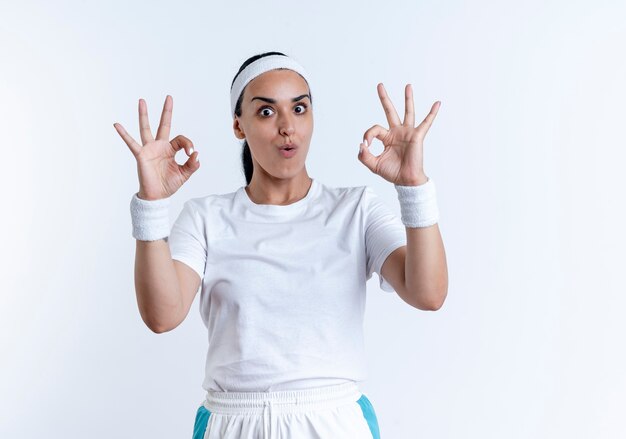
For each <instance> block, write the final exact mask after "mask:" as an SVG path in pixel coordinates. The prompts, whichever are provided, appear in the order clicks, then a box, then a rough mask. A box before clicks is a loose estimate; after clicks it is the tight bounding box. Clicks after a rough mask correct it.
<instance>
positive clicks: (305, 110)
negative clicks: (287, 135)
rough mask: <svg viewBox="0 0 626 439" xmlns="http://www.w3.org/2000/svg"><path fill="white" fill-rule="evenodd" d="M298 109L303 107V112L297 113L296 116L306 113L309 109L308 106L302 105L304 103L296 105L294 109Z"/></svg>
mask: <svg viewBox="0 0 626 439" xmlns="http://www.w3.org/2000/svg"><path fill="white" fill-rule="evenodd" d="M298 107H304V110H302V111H300V112H298V114H302V113H306V112H307V109H308V108H309V106H308V105H307V104H304V103H303V104H298V105H296V108H298Z"/></svg>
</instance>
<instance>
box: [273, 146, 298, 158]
mask: <svg viewBox="0 0 626 439" xmlns="http://www.w3.org/2000/svg"><path fill="white" fill-rule="evenodd" d="M285 148H291V149H290V150H287V149H285ZM296 151H298V145H296V144H295V143H285V144H284V145H281V146H279V147H278V152H280V153H281V154H282V156H283V157H285V158H289V157H293V156H294V155H296Z"/></svg>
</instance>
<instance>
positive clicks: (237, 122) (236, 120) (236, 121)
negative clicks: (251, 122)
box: [233, 116, 246, 140]
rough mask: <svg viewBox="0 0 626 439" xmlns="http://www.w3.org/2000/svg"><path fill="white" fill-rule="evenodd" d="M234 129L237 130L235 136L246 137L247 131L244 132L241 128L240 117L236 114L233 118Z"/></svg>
mask: <svg viewBox="0 0 626 439" xmlns="http://www.w3.org/2000/svg"><path fill="white" fill-rule="evenodd" d="M233 131H234V132H235V137H237V138H238V139H241V140H243V139H245V138H246V133H244V132H243V130H242V129H241V126H240V125H239V118H238V117H236V116H235V119H234V120H233Z"/></svg>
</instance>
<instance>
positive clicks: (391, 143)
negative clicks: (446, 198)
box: [359, 83, 441, 186]
mask: <svg viewBox="0 0 626 439" xmlns="http://www.w3.org/2000/svg"><path fill="white" fill-rule="evenodd" d="M378 96H379V97H380V100H381V102H382V104H383V108H384V110H385V114H386V115H387V122H389V129H386V128H384V127H382V126H380V125H374V126H373V127H371V128H370V129H368V130H367V131H366V132H365V135H364V136H363V139H364V143H361V145H360V151H359V160H360V161H361V163H363V164H364V165H365V166H366V167H367V168H368V169H369V170H370V171H372V172H373V173H375V174H378V175H380V176H381V177H382V178H384V179H385V180H387V181H389V182H391V183H394V184H397V185H399V186H417V185H420V184H423V183H426V181H427V180H428V177H426V174H424V154H423V149H424V137H425V136H426V133H427V132H428V130H429V129H430V126H431V125H432V123H433V121H434V120H435V116H436V115H437V111H439V107H440V106H441V101H437V102H435V103H434V104H433V106H432V107H431V109H430V113H428V115H427V116H426V118H425V119H424V120H423V121H422V123H420V124H419V125H418V126H417V127H415V126H414V125H415V113H414V111H413V88H412V86H411V84H407V85H406V87H405V105H404V106H405V110H404V122H401V121H400V117H399V116H398V113H397V112H396V109H395V108H394V106H393V104H392V103H391V99H389V96H388V95H387V91H386V90H385V87H384V86H383V84H382V83H380V84H378ZM374 138H376V139H378V140H380V141H382V142H383V146H384V150H383V152H382V153H380V155H378V156H375V155H374V154H372V153H371V152H369V150H368V147H369V146H370V145H371V144H372V140H374ZM365 142H367V143H365Z"/></svg>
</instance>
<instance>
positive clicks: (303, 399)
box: [203, 382, 362, 414]
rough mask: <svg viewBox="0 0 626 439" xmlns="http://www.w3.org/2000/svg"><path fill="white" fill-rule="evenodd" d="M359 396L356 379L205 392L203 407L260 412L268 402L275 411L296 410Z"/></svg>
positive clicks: (216, 410)
mask: <svg viewBox="0 0 626 439" xmlns="http://www.w3.org/2000/svg"><path fill="white" fill-rule="evenodd" d="M361 396H362V393H361V391H360V390H359V387H358V385H357V383H356V382H347V383H342V384H336V385H332V386H323V387H312V388H308V389H296V390H276V391H271V392H218V391H214V390H210V391H208V392H207V395H206V399H205V400H204V402H203V404H204V407H205V408H206V409H207V410H209V411H210V412H211V413H222V414H244V413H246V414H248V413H261V412H263V409H264V408H265V407H267V406H271V410H272V411H274V412H283V413H284V412H289V413H295V412H299V411H305V410H311V409H316V408H332V407H338V406H341V405H344V404H349V403H352V402H355V401H357V400H358V399H359V398H360V397H361Z"/></svg>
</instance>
